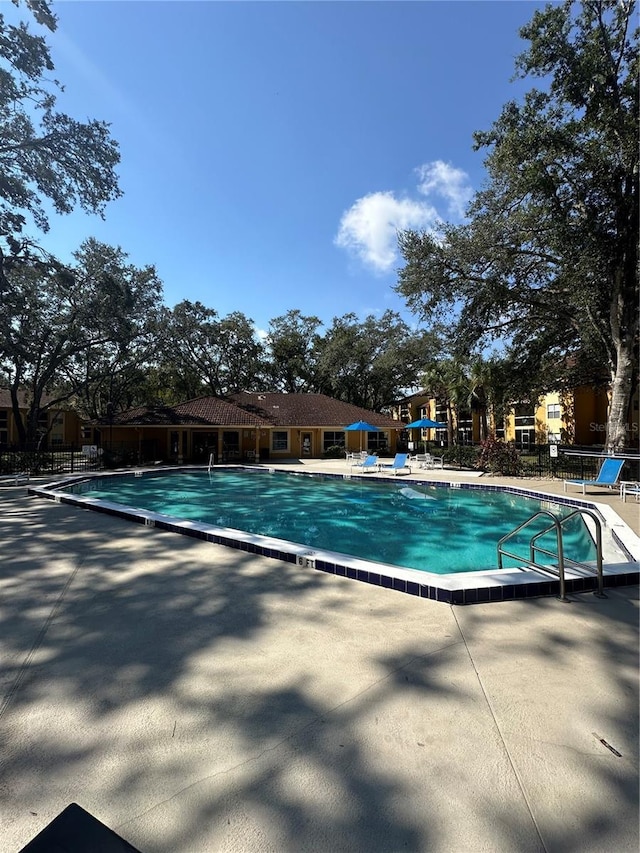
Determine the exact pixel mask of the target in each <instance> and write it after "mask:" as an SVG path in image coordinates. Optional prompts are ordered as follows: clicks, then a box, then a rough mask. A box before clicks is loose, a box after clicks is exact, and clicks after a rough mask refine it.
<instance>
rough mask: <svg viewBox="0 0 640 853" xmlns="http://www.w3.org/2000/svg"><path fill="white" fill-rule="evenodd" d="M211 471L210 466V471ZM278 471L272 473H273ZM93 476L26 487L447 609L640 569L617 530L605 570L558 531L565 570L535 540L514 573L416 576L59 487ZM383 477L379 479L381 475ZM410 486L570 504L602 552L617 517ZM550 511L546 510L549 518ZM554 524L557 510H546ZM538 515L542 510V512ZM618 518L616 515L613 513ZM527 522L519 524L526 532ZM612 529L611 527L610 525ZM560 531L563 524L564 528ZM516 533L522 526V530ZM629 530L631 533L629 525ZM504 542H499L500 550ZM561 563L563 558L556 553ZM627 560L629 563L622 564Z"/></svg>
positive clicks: (607, 580)
mask: <svg viewBox="0 0 640 853" xmlns="http://www.w3.org/2000/svg"><path fill="white" fill-rule="evenodd" d="M202 470H203V469H202V467H199V468H194V467H191V466H181V467H180V468H173V469H164V471H163V473H167V474H168V473H180V472H182V473H187V472H193V471H202ZM204 470H205V471H206V468H205V469H204ZM216 470H219V471H221V472H222V471H224V470H226V469H224V468H222V467H220V468H217V469H216ZM234 470H238V466H234ZM270 470H272V469H270ZM157 472H158V469H149V470H148V471H144V470H143V471H140V470H136V471H135V472H134V471H132V472H128V473H126V474H123V472H114V474H113V475H110V474H107V475H105V474H104V472H102V473H101V474H100V478H102V479H104V478H105V476H106V477H110V476H119V477H122V476H125V477H126V476H132V475H135V476H136V477H140V476H144V475H145V473H147V474H152V473H157ZM305 476H309V477H315V478H318V477H322V478H339V479H344V478H343V476H342V475H341V474H340V475H338V474H326V473H323V474H306V475H305ZM90 479H92V478H90V477H87V476H86V475H85V476H76V477H68V478H65V479H64V480H60V481H56V482H53V483H49V484H47V485H45V486H40V487H35V486H32V487H30V488H28V489H27V493H28V494H29V495H32V496H36V497H43V498H47V499H49V500H54V501H56V502H57V503H64V504H69V505H72V506H78V507H82V508H83V509H91V510H93V511H95V512H101V513H106V514H108V515H113V516H116V517H117V518H122V519H126V520H128V521H133V522H136V523H138V524H142V525H145V526H149V527H156V528H158V529H159V530H166V531H169V532H171V533H178V534H181V535H184V536H191V537H192V538H196V539H201V540H203V541H206V542H211V543H214V544H218V545H224V546H225V547H228V548H235V549H238V550H240V551H245V552H247V553H249V554H257V555H261V556H265V557H271V558H272V559H276V560H280V561H283V562H286V563H292V564H294V565H298V566H300V568H301V569H315V570H317V571H322V572H326V573H328V574H334V575H337V576H338V577H345V578H349V579H351V580H356V581H360V582H363V583H369V584H373V585H374V586H380V587H383V588H385V589H391V590H396V591H398V592H404V593H406V594H409V595H415V596H418V597H419V598H428V599H430V600H432V601H441V602H444V603H446V604H459V605H462V604H476V603H485V602H491V601H510V600H516V599H524V598H537V597H540V596H557V597H561V598H563V599H566V596H567V595H570V594H573V593H581V592H589V591H593V592H596V593H602V589H603V587H604V588H612V587H616V586H628V585H630V584H637V583H638V582H639V580H640V564H639V563H638V562H637V559H636V558H637V556H638V555H637V554H632V553H630V552H629V549H628V548H626V547H625V544H624V542H622V541H620V539H619V537H618V536H616V533H615V531H614V530H611V533H612V534H613V538H614V539H615V540H616V545H617V554H618V555H620V554H622V555H623V557H622V559H621V558H620V557H619V558H618V561H617V562H607V563H606V565H604V566H603V567H602V569H600V568H599V560H596V561H595V565H591V564H579V563H576V562H575V561H572V560H570V559H567V558H566V556H564V552H563V551H562V529H560V533H559V534H558V532H557V527H556V533H557V541H558V549H559V551H560V552H561V553H562V557H563V562H562V571H561V572H560V571H559V570H558V569H555V568H552V569H551V570H550V569H549V567H548V566H543V565H540V564H536V563H535V562H534V556H535V553H536V552H540V553H542V552H543V551H544V550H545V549H542V548H541V547H539V546H537V545H536V544H535V543H532V545H531V547H532V548H533V549H534V550H533V552H532V554H533V556H532V557H531V559H530V560H529V561H526V560H522V558H521V557H518V559H519V560H521V561H522V562H523V563H525V565H520V566H518V567H515V568H506V569H505V568H503V569H500V568H498V569H493V570H492V569H489V570H486V571H466V572H459V573H452V574H434V573H431V572H427V571H418V570H415V569H404V568H400V567H398V566H391V565H387V564H383V563H377V562H372V561H371V560H365V559H360V558H356V557H351V556H348V555H345V554H343V553H337V552H331V551H328V550H324V549H323V550H320V549H316V548H312V547H309V546H307V545H302V544H297V543H295V542H289V541H286V540H284V539H276V538H272V537H269V536H263V535H258V534H253V533H247V532H244V531H242V530H236V529H231V528H223V527H218V526H216V525H212V524H205V523H202V522H197V521H189V520H182V519H179V518H174V517H172V516H168V515H162V514H160V513H157V512H152V511H150V510H145V509H136V508H133V507H130V506H123V505H121V504H117V503H112V502H109V501H106V500H96V499H92V498H90V497H87V496H85V495H77V494H70V493H66V492H64V491H61V489H63V488H66V487H70V486H72V485H74V484H79V483H81V482H87V481H88V480H90ZM367 479H368V480H369V479H371V480H373V479H374V477H373V476H371V475H370V476H368V477H367ZM375 479H377V478H375ZM408 482H409V478H405V479H404V483H408ZM412 485H416V486H418V485H419V486H442V487H445V488H447V487H448V488H453V489H480V490H484V491H506V492H508V493H511V494H516V495H524V496H528V497H531V498H535V499H537V500H542V501H550V500H551V501H553V503H559V504H565V505H566V506H567V507H571V509H572V510H573V512H571V516H575V515H576V514H586V515H587V516H588V517H589V520H590V521H591V522H592V523H593V524H592V526H594V529H595V531H596V536H595V538H596V544H598V542H599V550H600V552H601V549H602V544H601V539H600V540H598V535H597V531H598V530H600V529H601V519H602V518H603V515H602V513H606V512H607V511H609V512H610V513H611V516H614V515H615V514H614V513H613V511H610V510H609V508H608V507H606V506H598V507H597V509H596V508H595V505H594V504H590V503H586V502H584V501H582V500H576V499H570V498H567V499H563V498H560V497H558V496H556V495H553V496H550V495H548V494H544V493H541V492H534V491H530V490H526V489H522V488H516V487H510V486H509V487H506V486H495V485H489V486H484V485H483V486H480V485H478V484H475V483H457V482H456V483H451V484H449V483H442V482H438V483H429V482H425V481H423V480H422V481H415V483H413V482H412ZM545 512H546V511H543V513H545ZM547 514H548V515H549V516H551V517H552V518H554V519H555V516H553V514H552V513H547ZM536 515H538V513H536ZM615 518H616V519H617V516H615ZM527 523H528V522H525V524H524V525H520V527H526V525H527ZM555 526H556V523H555V521H554V522H553V523H552V524H550V525H549V527H548V528H547V529H548V530H553V528H554V527H555ZM609 526H610V527H613V523H610V524H609ZM560 527H562V526H561V525H560ZM516 530H517V529H516ZM516 530H513V531H511V532H510V533H508V534H507V535H506V536H505V537H503V538H502V540H501V547H502V546H504V544H505V543H506V542H508V541H509V538H510V537H511V536H513V535H514V533H515V532H516ZM627 530H628V528H627ZM497 547H498V543H496V548H497ZM502 552H503V554H505V555H506V553H507V552H506V550H505V549H504V548H502ZM553 556H554V557H555V559H556V560H558V556H559V554H558V553H556V554H554V555H553ZM624 557H626V560H624Z"/></svg>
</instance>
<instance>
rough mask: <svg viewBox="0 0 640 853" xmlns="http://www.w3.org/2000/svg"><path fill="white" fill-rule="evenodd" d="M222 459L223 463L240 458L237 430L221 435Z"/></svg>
mask: <svg viewBox="0 0 640 853" xmlns="http://www.w3.org/2000/svg"><path fill="white" fill-rule="evenodd" d="M222 458H223V459H224V460H225V461H226V460H227V459H239V458H240V433H239V432H238V431H237V430H233V432H231V430H228V431H225V432H223V433H222Z"/></svg>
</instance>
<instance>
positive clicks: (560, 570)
mask: <svg viewBox="0 0 640 853" xmlns="http://www.w3.org/2000/svg"><path fill="white" fill-rule="evenodd" d="M576 515H580V516H587V518H590V519H591V521H592V522H593V525H594V529H595V546H596V569H595V574H597V577H598V589H597V590H596V592H595V593H594V595H597V596H598V598H606V597H607V596H606V595H605V594H604V591H603V587H604V579H603V575H602V524H601V523H600V519H599V518H598V516H597V515H596V514H595V513H594V512H591V510H588V509H574V510H573V511H572V512H570V513H569V514H568V515H565V516H564V517H563V518H558V517H557V516H556V515H554V514H553V513H552V512H550V511H549V510H548V509H541V510H539V511H538V512H536V513H534V514H533V515H532V516H531V517H530V518H528V519H527V520H526V521H523V522H522V524H519V525H518V526H517V527H516V528H515V529H514V530H512V531H511V532H510V533H507V534H506V536H503V537H502V539H500V540H499V542H498V568H499V569H501V568H502V567H503V566H502V558H503V557H511V558H513V559H514V560H518V561H519V562H520V563H524V564H525V565H527V566H529V567H530V568H532V569H534V570H536V571H544V572H548V573H550V574H552V575H556V576H557V577H558V578H559V579H560V594H559V595H558V598H559V599H560V601H568V600H569V599H568V598H567V596H566V589H565V578H564V569H565V563H567V562H569V563H571V565H573V566H580V567H581V568H583V569H586V570H587V571H589V572H591V573H592V574H594V568H593V566H592V565H590V564H589V563H582V562H580V561H578V560H571V559H569V558H567V557H565V555H564V542H563V528H564V525H565V524H566V523H567V521H569V519H571V518H573V517H574V516H576ZM540 517H546V518H549V519H550V520H551V524H549V525H548V527H545V528H544V530H540V531H538V533H536V534H534V535H533V536H532V537H531V539H530V540H529V559H528V560H527V559H525V558H524V557H522V556H520V555H519V554H512V553H511V552H509V551H507V550H506V548H505V547H504V545H505V543H506V542H508V540H509V539H511V537H512V536H515V535H516V534H517V533H519V532H520V531H521V530H524V528H525V527H528V525H529V524H531V523H532V522H533V521H535V520H536V519H538V518H540ZM553 529H555V531H556V551H549V550H548V549H547V548H543V547H542V545H539V544H538V539H540V537H541V536H544V535H545V534H547V533H550V532H551V531H552V530H553ZM538 554H545V555H546V556H547V557H553V558H555V559H556V560H557V561H558V567H557V569H556V568H555V567H554V566H549V565H540V563H536V556H537V555H538Z"/></svg>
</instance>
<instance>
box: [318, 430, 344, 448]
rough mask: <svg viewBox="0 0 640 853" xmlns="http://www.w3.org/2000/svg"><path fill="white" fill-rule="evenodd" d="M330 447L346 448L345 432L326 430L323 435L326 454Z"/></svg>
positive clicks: (323, 446)
mask: <svg viewBox="0 0 640 853" xmlns="http://www.w3.org/2000/svg"><path fill="white" fill-rule="evenodd" d="M330 447H344V432H343V431H342V430H340V431H339V432H335V431H333V430H326V431H325V432H324V433H323V435H322V450H323V451H324V452H326V451H327V450H328V449H329V448H330Z"/></svg>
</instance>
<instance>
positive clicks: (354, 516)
mask: <svg viewBox="0 0 640 853" xmlns="http://www.w3.org/2000/svg"><path fill="white" fill-rule="evenodd" d="M64 491H67V492H71V493H74V494H81V495H84V496H86V497H91V498H95V499H98V500H106V501H111V502H113V503H117V504H121V505H125V506H128V507H135V508H137V509H145V510H149V511H152V512H157V513H162V514H164V515H169V516H174V517H176V518H179V519H187V520H191V521H200V522H204V523H206V524H212V525H216V526H218V527H224V528H234V529H237V530H243V531H246V532H249V533H255V534H260V535H263V536H270V537H275V538H277V539H284V540H287V541H289V542H295V543H298V544H302V545H306V546H309V548H312V549H323V550H330V551H337V552H340V553H342V554H350V555H352V556H355V557H359V558H362V559H365V560H373V561H375V562H379V563H388V564H391V565H393V566H399V567H403V568H410V569H417V570H418V571H427V572H433V573H436V574H448V573H452V572H471V571H478V570H487V569H495V568H497V555H496V544H497V542H498V540H499V539H500V537H501V536H503V535H504V534H505V533H508V532H509V531H510V530H513V528H514V527H517V525H518V524H520V523H521V522H523V521H525V520H526V519H527V518H529V517H530V516H531V515H532V514H533V513H534V512H535V511H536V510H537V509H540V508H545V509H551V510H552V511H553V512H554V513H555V514H557V515H566V514H568V513H569V512H570V511H571V508H570V507H567V506H563V505H561V504H551V505H550V504H548V503H547V502H544V503H543V502H541V501H538V500H534V499H532V498H526V497H523V496H521V495H515V494H511V493H508V492H505V491H482V490H478V489H461V488H453V489H452V488H448V487H443V486H426V485H424V484H419V483H408V482H407V481H395V480H394V481H393V482H372V481H369V482H366V481H364V482H363V481H362V480H360V479H357V480H356V479H348V480H344V479H342V478H340V479H338V478H329V477H318V476H313V477H311V476H301V475H296V474H291V473H284V472H276V473H270V472H268V471H255V470H242V469H232V470H228V469H223V470H220V469H216V470H214V471H212V472H211V473H207V472H206V471H193V472H178V473H165V474H162V473H157V474H156V473H149V474H145V475H144V476H143V477H133V476H131V475H128V476H122V477H120V476H117V477H104V478H98V479H95V480H90V481H85V482H81V483H76V484H75V485H73V486H68V487H67V488H66V489H64ZM573 521H575V524H574V523H573ZM573 521H572V522H569V523H568V525H567V527H566V533H565V538H564V542H565V555H566V556H569V557H571V558H572V559H575V560H581V561H584V560H593V559H595V548H594V546H593V542H592V540H591V538H590V536H589V534H588V532H587V530H586V528H585V526H584V524H583V523H582V521H581V520H580V519H579V518H576V519H574V520H573ZM548 524H549V519H541V520H540V525H539V527H538V528H536V527H535V526H531V527H528V528H527V531H526V535H523V537H522V539H521V541H520V542H519V543H518V541H517V540H512V542H511V543H510V547H509V550H511V551H514V552H515V553H517V554H522V556H528V542H529V539H530V537H531V536H532V534H533V533H535V532H536V530H537V529H541V528H542V526H545V527H546V526H548ZM546 543H547V546H548V547H549V548H550V550H553V549H554V546H555V535H553V534H552V535H550V537H549V538H548V539H547V540H546ZM516 564H517V561H514V560H511V561H506V562H505V567H509V566H513V565H516Z"/></svg>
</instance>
